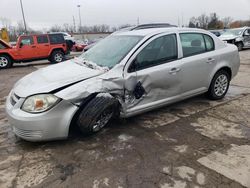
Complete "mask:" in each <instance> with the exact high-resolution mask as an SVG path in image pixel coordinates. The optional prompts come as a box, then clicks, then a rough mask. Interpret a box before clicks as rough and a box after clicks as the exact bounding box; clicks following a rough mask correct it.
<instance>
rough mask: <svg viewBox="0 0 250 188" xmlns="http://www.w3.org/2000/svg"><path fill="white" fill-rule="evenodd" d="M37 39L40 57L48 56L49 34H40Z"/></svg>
mask: <svg viewBox="0 0 250 188" xmlns="http://www.w3.org/2000/svg"><path fill="white" fill-rule="evenodd" d="M35 38H36V41H37V45H36V46H37V50H38V55H39V57H47V56H48V55H49V52H50V46H49V45H50V44H49V39H48V36H47V35H38V36H36V37H35Z"/></svg>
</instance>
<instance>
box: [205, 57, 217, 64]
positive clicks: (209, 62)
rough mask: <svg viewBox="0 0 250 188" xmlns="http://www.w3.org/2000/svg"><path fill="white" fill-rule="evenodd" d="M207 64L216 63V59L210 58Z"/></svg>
mask: <svg viewBox="0 0 250 188" xmlns="http://www.w3.org/2000/svg"><path fill="white" fill-rule="evenodd" d="M206 63H208V64H212V63H215V59H214V58H208V59H207V61H206Z"/></svg>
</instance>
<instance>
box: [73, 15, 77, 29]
mask: <svg viewBox="0 0 250 188" xmlns="http://www.w3.org/2000/svg"><path fill="white" fill-rule="evenodd" d="M73 27H74V32H76V21H75V17H74V16H73Z"/></svg>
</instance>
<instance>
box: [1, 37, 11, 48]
mask: <svg viewBox="0 0 250 188" xmlns="http://www.w3.org/2000/svg"><path fill="white" fill-rule="evenodd" d="M0 43H1V44H2V45H3V46H5V47H6V48H12V46H11V45H10V44H8V43H7V42H5V41H4V40H2V39H0Z"/></svg>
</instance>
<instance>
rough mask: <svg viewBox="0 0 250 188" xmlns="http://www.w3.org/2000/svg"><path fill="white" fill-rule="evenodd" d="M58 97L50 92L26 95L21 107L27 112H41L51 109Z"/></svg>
mask: <svg viewBox="0 0 250 188" xmlns="http://www.w3.org/2000/svg"><path fill="white" fill-rule="evenodd" d="M59 101H60V99H59V98H58V97H56V96H55V95H52V94H39V95H33V96H30V97H28V98H27V99H26V100H25V101H24V103H23V105H22V107H21V109H22V110H23V111H25V112H29V113H41V112H45V111H47V110H49V109H51V108H52V107H53V106H55V105H56V104H57V103H58V102H59Z"/></svg>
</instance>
